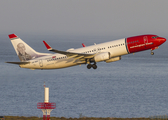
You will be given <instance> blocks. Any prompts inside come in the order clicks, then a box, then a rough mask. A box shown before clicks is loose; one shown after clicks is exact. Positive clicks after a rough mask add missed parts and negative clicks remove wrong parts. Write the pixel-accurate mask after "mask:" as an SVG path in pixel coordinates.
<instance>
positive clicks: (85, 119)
mask: <svg viewBox="0 0 168 120" xmlns="http://www.w3.org/2000/svg"><path fill="white" fill-rule="evenodd" d="M5 120H43V118H39V117H23V116H5ZM50 120H166V119H163V118H162V119H159V118H155V119H151V118H94V117H82V118H64V117H61V118H58V117H51V118H50Z"/></svg>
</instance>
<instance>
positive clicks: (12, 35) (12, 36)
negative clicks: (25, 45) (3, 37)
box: [8, 34, 17, 39]
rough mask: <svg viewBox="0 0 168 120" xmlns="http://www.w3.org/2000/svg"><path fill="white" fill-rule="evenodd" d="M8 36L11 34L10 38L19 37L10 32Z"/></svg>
mask: <svg viewBox="0 0 168 120" xmlns="http://www.w3.org/2000/svg"><path fill="white" fill-rule="evenodd" d="M8 36H9V39H13V38H17V36H16V35H15V34H9V35H8Z"/></svg>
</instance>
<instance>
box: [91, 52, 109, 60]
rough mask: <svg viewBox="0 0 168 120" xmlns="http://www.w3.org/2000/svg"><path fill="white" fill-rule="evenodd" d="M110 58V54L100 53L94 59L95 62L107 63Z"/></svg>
mask: <svg viewBox="0 0 168 120" xmlns="http://www.w3.org/2000/svg"><path fill="white" fill-rule="evenodd" d="M109 58H110V53H109V52H103V53H99V54H97V55H96V56H95V57H94V60H95V62H100V61H105V60H108V59H109Z"/></svg>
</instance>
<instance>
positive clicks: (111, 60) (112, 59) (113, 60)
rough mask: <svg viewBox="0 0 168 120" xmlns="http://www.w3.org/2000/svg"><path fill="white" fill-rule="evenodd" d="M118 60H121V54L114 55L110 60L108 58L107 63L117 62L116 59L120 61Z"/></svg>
mask: <svg viewBox="0 0 168 120" xmlns="http://www.w3.org/2000/svg"><path fill="white" fill-rule="evenodd" d="M118 60H121V56H119V57H113V58H111V59H108V60H106V63H110V62H115V61H118Z"/></svg>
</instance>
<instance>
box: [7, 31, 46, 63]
mask: <svg viewBox="0 0 168 120" xmlns="http://www.w3.org/2000/svg"><path fill="white" fill-rule="evenodd" d="M9 38H10V39H11V42H12V45H13V47H14V49H15V51H16V54H17V55H18V57H19V59H20V61H21V62H24V61H28V60H31V59H34V58H38V57H42V56H45V55H48V54H46V53H39V52H36V51H35V50H34V49H32V48H31V47H30V46H29V45H28V44H26V43H25V42H24V41H23V40H21V39H20V38H19V37H18V36H16V35H15V34H10V35H9Z"/></svg>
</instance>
